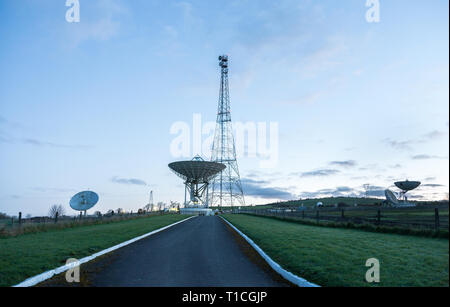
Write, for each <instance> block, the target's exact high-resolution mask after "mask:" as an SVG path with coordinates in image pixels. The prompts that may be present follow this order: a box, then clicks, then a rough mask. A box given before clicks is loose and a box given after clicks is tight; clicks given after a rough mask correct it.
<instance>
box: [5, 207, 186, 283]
mask: <svg viewBox="0 0 450 307" xmlns="http://www.w3.org/2000/svg"><path fill="white" fill-rule="evenodd" d="M185 218H187V216H186V215H162V216H152V217H148V218H140V219H134V220H128V221H120V222H116V223H109V224H102V225H92V226H83V227H77V228H67V229H63V230H55V231H48V232H41V233H34V234H25V235H22V236H19V237H11V238H3V239H0V286H12V285H15V284H17V283H19V282H22V281H23V280H25V279H26V278H28V277H31V276H34V275H37V274H40V273H43V272H45V271H48V270H51V269H54V268H56V267H59V266H61V265H64V264H65V262H66V260H67V259H68V258H77V259H81V258H83V257H86V256H89V255H91V254H93V253H96V252H98V251H101V250H103V249H105V248H108V247H111V246H114V245H116V244H119V243H122V242H124V241H127V240H129V239H132V238H134V237H137V236H139V235H142V234H145V233H147V232H150V231H153V230H155V229H158V228H161V227H164V226H167V225H170V224H172V223H175V222H177V221H180V220H182V219H185Z"/></svg>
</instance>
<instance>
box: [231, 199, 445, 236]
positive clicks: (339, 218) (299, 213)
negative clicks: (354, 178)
mask: <svg viewBox="0 0 450 307" xmlns="http://www.w3.org/2000/svg"><path fill="white" fill-rule="evenodd" d="M234 213H244V214H251V215H257V216H271V217H278V218H283V219H291V220H309V221H317V222H321V221H325V222H335V223H353V224H372V225H377V226H387V227H399V228H415V229H431V230H436V231H439V230H448V228H449V206H448V205H437V206H432V207H431V206H422V207H408V208H388V207H364V208H357V207H355V208H352V207H349V208H303V207H299V208H289V209H280V208H279V209H253V208H252V209H246V208H245V209H244V208H243V209H241V210H235V211H234Z"/></svg>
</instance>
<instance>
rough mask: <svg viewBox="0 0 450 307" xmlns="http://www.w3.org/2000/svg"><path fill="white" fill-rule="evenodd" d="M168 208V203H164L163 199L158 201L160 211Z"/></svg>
mask: <svg viewBox="0 0 450 307" xmlns="http://www.w3.org/2000/svg"><path fill="white" fill-rule="evenodd" d="M165 208H166V203H163V202H162V201H160V202H159V203H158V211H161V210H164V209H165Z"/></svg>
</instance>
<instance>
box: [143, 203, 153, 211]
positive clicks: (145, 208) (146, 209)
mask: <svg viewBox="0 0 450 307" xmlns="http://www.w3.org/2000/svg"><path fill="white" fill-rule="evenodd" d="M151 206H152V205H151V204H146V205H145V206H144V210H145V211H147V212H148V211H150V207H151Z"/></svg>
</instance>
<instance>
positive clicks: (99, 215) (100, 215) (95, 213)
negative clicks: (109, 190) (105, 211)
mask: <svg viewBox="0 0 450 307" xmlns="http://www.w3.org/2000/svg"><path fill="white" fill-rule="evenodd" d="M94 215H95V216H96V217H102V213H101V212H100V211H95V212H94Z"/></svg>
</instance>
